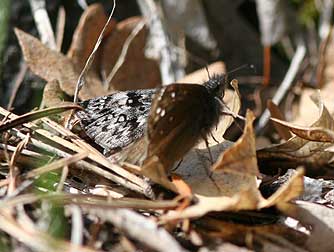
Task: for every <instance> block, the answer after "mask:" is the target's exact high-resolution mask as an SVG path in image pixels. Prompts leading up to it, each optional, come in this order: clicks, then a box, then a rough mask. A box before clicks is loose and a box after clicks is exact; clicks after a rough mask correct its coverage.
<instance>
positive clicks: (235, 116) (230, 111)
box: [216, 98, 246, 121]
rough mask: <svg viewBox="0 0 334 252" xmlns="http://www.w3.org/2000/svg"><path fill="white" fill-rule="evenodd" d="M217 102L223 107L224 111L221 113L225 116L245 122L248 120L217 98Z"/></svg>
mask: <svg viewBox="0 0 334 252" xmlns="http://www.w3.org/2000/svg"><path fill="white" fill-rule="evenodd" d="M216 100H217V101H218V102H219V103H220V105H221V107H222V108H223V109H222V111H221V113H222V114H223V115H229V116H232V117H233V118H234V119H236V118H239V119H241V120H243V121H245V120H246V118H245V117H243V116H241V115H238V114H236V113H234V112H233V111H232V110H231V109H230V108H229V107H228V106H227V105H226V104H225V103H224V102H223V101H221V100H220V99H218V98H216Z"/></svg>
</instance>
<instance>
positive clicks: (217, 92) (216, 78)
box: [204, 74, 227, 99]
mask: <svg viewBox="0 0 334 252" xmlns="http://www.w3.org/2000/svg"><path fill="white" fill-rule="evenodd" d="M226 82H227V80H226V75H225V74H215V75H213V76H211V77H210V78H209V80H208V81H207V82H205V83H204V86H205V87H206V88H207V90H208V92H209V93H210V94H212V95H213V96H215V97H217V98H219V99H221V98H223V97H224V92H225V86H226Z"/></svg>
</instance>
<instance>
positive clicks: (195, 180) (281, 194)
mask: <svg viewBox="0 0 334 252" xmlns="http://www.w3.org/2000/svg"><path fill="white" fill-rule="evenodd" d="M249 125H252V124H248V125H246V126H245V127H249ZM220 148H222V147H220ZM244 148H247V146H244ZM210 149H211V150H213V148H210ZM225 149H226V146H225ZM219 153H220V152H219V151H218V152H213V156H214V157H217V156H218V155H219ZM197 154H198V153H197ZM190 155H194V153H192V152H191V153H190V154H188V155H187V156H186V157H185V160H184V161H185V163H186V162H187V163H188V165H189V164H190V160H191V162H192V163H191V164H193V165H192V166H188V167H187V166H183V165H182V163H181V165H180V166H179V168H178V169H177V170H176V172H177V173H178V174H181V176H182V177H183V178H184V180H185V181H186V183H188V184H189V185H190V187H191V188H192V191H193V193H194V195H195V197H196V198H197V200H198V201H197V203H196V204H195V205H193V206H190V207H188V208H186V209H184V210H183V211H178V212H176V211H175V212H169V213H168V214H167V215H165V216H163V217H162V219H163V220H166V221H167V220H173V219H182V218H195V217H200V216H203V215H205V214H206V213H208V212H211V211H237V210H256V209H261V208H267V207H271V206H274V205H276V204H277V203H279V202H288V201H290V200H292V199H294V198H296V197H298V196H299V195H300V194H301V193H302V192H303V174H304V171H303V169H299V170H297V172H296V173H295V174H294V176H292V177H291V179H290V180H289V181H288V182H287V183H286V184H284V185H283V186H282V187H280V189H279V190H277V191H276V192H275V193H274V194H273V195H272V196H270V197H269V198H268V199H264V198H263V197H262V196H261V193H260V191H259V190H258V187H257V183H256V177H255V176H250V175H249V174H242V173H224V172H223V173H214V174H213V176H212V178H211V179H210V178H209V177H207V176H206V177H205V175H204V174H205V168H206V167H207V165H208V163H209V160H208V156H206V159H204V160H203V159H202V160H201V161H202V167H201V166H200V165H199V164H196V159H195V158H193V157H191V156H190ZM202 157H203V156H202ZM187 158H189V159H190V160H187ZM205 161H206V164H205ZM198 162H199V163H200V161H198ZM203 164H204V167H203ZM194 167H198V168H197V169H194ZM186 168H187V169H188V170H185V169H186ZM191 168H192V170H191ZM185 171H188V176H186V174H185ZM217 187H219V189H217Z"/></svg>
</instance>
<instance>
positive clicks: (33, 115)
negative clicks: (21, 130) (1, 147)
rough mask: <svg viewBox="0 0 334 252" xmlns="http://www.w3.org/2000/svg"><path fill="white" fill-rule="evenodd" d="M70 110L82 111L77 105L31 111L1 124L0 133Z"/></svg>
mask: <svg viewBox="0 0 334 252" xmlns="http://www.w3.org/2000/svg"><path fill="white" fill-rule="evenodd" d="M70 109H82V108H81V107H80V106H78V105H74V104H71V105H62V106H57V107H52V108H46V109H41V110H38V111H33V112H29V113H26V114H24V115H21V116H18V117H16V118H15V119H12V120H9V121H6V122H4V123H3V124H1V125H0V132H3V131H5V130H8V129H11V128H14V127H16V126H18V125H21V124H24V123H26V122H31V121H34V120H36V119H39V118H42V117H46V116H50V115H54V114H59V113H62V112H64V111H66V110H70Z"/></svg>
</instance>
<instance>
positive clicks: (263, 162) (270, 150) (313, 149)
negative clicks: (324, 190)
mask: <svg viewBox="0 0 334 252" xmlns="http://www.w3.org/2000/svg"><path fill="white" fill-rule="evenodd" d="M312 99H313V100H314V102H315V103H316V104H317V106H318V108H319V112H320V117H319V119H318V120H317V121H316V122H315V123H313V124H312V125H311V127H296V126H293V125H291V124H289V123H286V122H284V123H282V121H279V120H275V122H277V123H279V122H280V125H282V126H286V127H288V128H289V129H290V130H291V131H293V132H294V133H295V134H296V136H294V137H292V138H291V139H289V140H288V141H287V142H285V143H282V144H276V145H272V146H269V147H265V148H263V149H260V150H258V151H257V158H258V162H259V164H260V166H262V167H264V168H262V169H261V171H263V172H264V173H266V172H268V171H266V168H265V167H277V166H278V167H280V168H283V169H288V168H294V167H297V166H300V165H304V166H305V167H306V172H307V173H308V174H314V173H315V174H317V175H320V174H323V173H327V174H330V172H331V170H330V169H326V167H328V166H330V165H331V159H332V157H333V153H331V152H330V151H328V150H327V149H328V148H329V147H331V146H332V145H333V143H332V141H333V140H332V136H333V134H334V120H333V117H332V116H331V114H330V113H329V112H328V110H327V108H326V107H325V106H324V104H323V102H322V100H321V98H320V95H319V93H316V94H315V95H313V97H312Z"/></svg>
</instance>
